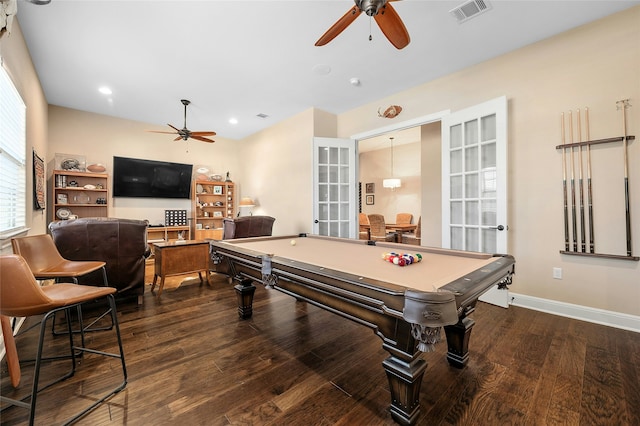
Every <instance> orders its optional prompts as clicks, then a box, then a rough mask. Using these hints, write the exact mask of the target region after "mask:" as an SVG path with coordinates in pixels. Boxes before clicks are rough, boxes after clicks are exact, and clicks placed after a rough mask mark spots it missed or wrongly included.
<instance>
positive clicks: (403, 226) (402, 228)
mask: <svg viewBox="0 0 640 426" xmlns="http://www.w3.org/2000/svg"><path fill="white" fill-rule="evenodd" d="M384 226H385V228H386V229H387V231H389V232H392V233H393V234H395V242H396V243H401V242H402V234H404V233H406V232H415V231H416V228H417V227H418V225H417V224H415V223H385V225H384ZM360 229H361V230H366V231H367V232H370V231H371V225H369V224H368V223H361V224H360Z"/></svg>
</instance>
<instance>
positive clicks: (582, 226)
mask: <svg viewBox="0 0 640 426" xmlns="http://www.w3.org/2000/svg"><path fill="white" fill-rule="evenodd" d="M576 120H577V121H576V124H577V127H578V142H582V123H581V122H580V108H578V111H577V115H576ZM578 160H579V161H580V166H579V167H578V182H579V184H578V186H579V187H578V190H579V191H580V197H579V200H580V201H579V202H580V234H581V235H580V248H581V249H582V252H583V253H585V252H586V251H587V245H586V236H585V224H584V184H583V180H582V145H580V146H578Z"/></svg>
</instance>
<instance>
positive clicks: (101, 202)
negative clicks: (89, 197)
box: [96, 197, 107, 204]
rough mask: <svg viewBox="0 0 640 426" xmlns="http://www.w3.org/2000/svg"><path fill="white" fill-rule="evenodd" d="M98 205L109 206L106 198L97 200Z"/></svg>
mask: <svg viewBox="0 0 640 426" xmlns="http://www.w3.org/2000/svg"><path fill="white" fill-rule="evenodd" d="M96 204H107V199H106V198H104V197H98V198H96Z"/></svg>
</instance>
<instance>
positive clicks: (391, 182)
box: [382, 137, 402, 189]
mask: <svg viewBox="0 0 640 426" xmlns="http://www.w3.org/2000/svg"><path fill="white" fill-rule="evenodd" d="M389 139H391V177H390V178H388V179H384V180H383V181H382V187H383V188H391V189H396V188H400V187H401V186H402V181H401V180H400V179H399V178H394V177H393V137H390V138H389Z"/></svg>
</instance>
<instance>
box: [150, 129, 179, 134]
mask: <svg viewBox="0 0 640 426" xmlns="http://www.w3.org/2000/svg"><path fill="white" fill-rule="evenodd" d="M147 132H151V133H166V134H168V135H175V134H176V132H163V131H162V130H147Z"/></svg>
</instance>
